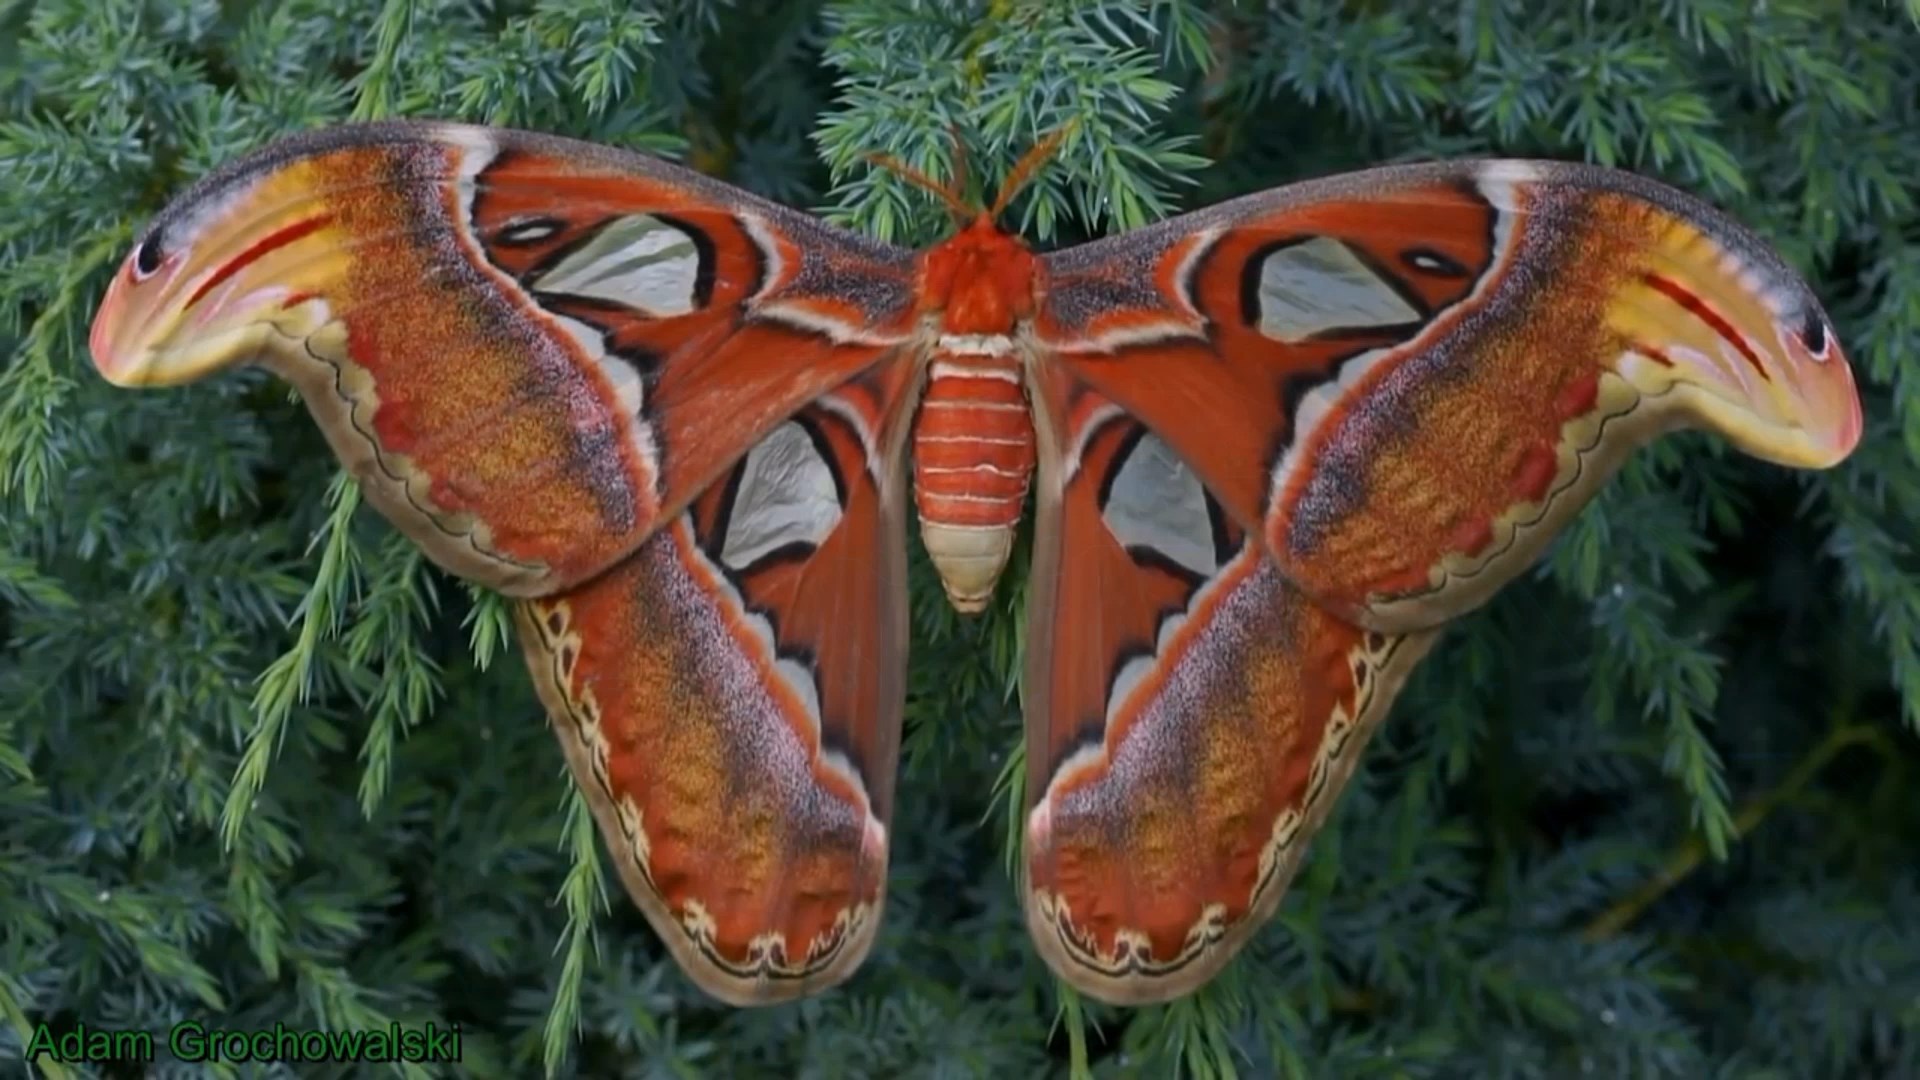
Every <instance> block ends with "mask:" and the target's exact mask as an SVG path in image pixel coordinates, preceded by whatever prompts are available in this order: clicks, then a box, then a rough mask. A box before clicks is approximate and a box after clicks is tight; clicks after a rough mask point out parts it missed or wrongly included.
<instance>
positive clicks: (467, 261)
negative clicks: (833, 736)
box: [92, 123, 913, 596]
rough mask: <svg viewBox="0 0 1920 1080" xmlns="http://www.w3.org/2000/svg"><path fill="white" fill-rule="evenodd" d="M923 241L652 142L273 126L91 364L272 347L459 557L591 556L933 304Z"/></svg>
mask: <svg viewBox="0 0 1920 1080" xmlns="http://www.w3.org/2000/svg"><path fill="white" fill-rule="evenodd" d="M912 266H913V263H912V256H911V254H910V253H907V252H904V251H900V250H897V249H894V248H890V247H886V246H884V245H881V244H877V243H874V242H872V241H868V240H865V239H862V238H860V237H858V236H856V235H854V234H852V233H848V232H844V231H841V230H838V229H834V228H831V227H829V226H827V225H825V224H823V223H821V222H818V221H815V220H814V219H812V218H809V217H807V216H805V215H802V214H797V213H794V212H792V211H789V210H786V209H784V208H782V207H779V206H777V205H774V204H772V203H768V202H765V201H763V200H760V199H757V198H754V197H753V196H751V195H748V194H747V193H745V192H743V191H740V190H738V189H735V188H732V187H729V186H727V185H725V184H721V183H718V182H716V181H712V180H709V179H706V178H704V177H701V176H699V175H698V174H695V173H692V172H689V171H687V170H684V169H680V168H677V167H674V166H671V165H668V164H665V163H663V162H660V161H657V160H655V159H652V158H649V157H644V156H641V155H638V154H633V153H628V152H625V151H619V150H614V149H611V148H607V147H602V146H595V145H591V144H588V143H582V142H576V141H572V140H568V139H560V138H554V137H550V136H544V135H535V134H530V133H524V132H515V131H505V130H499V129H491V128H481V127H469V126H463V125H456V124H439V123H433V124H429V123H380V124H366V125H353V126H346V127H340V128H335V129H331V130H326V131H321V132H317V133H313V134H309V135H303V136H299V137H296V138H292V139H288V140H285V141H283V142H279V143H275V144H273V145H271V146H268V147H266V148H265V149H263V150H260V151H258V152H256V153H254V154H252V155H250V156H247V157H244V158H242V159H240V160H238V161H236V162H234V163H232V164H229V165H227V166H225V167H223V168H221V169H219V170H217V171H216V172H214V173H213V174H212V175H210V176H208V177H207V178H206V179H205V180H203V181H202V182H201V183H199V184H198V185H196V186H195V187H193V188H192V189H191V190H189V191H188V192H186V193H185V194H183V195H182V196H180V197H179V198H178V199H176V200H175V201H174V202H173V204H172V205H170V206H169V207H168V208H167V209H166V210H165V211H164V212H163V213H162V214H161V215H160V216H159V218H158V219H156V220H155V222H154V223H153V224H152V225H151V226H150V227H149V228H148V230H147V232H146V233H145V235H144V236H143V237H142V238H141V240H140V243H139V244H138V245H136V247H135V250H134V252H133V253H132V254H131V255H129V256H128V258H127V261H126V263H125V265H124V266H122V268H121V270H120V272H119V273H118V274H117V275H116V276H115V278H114V280H113V283H112V285H111V286H110V287H109V289H108V292H107V296H106V298H105V300H104V301H103V302H102V304H101V308H100V312H99V314H98V316H97V318H96V321H95V324H94V330H93V342H92V344H93V354H94V358H95V363H96V365H97V366H98V367H99V369H100V371H101V372H102V374H103V375H105V376H106V377H107V378H108V379H110V380H112V381H114V382H116V383H120V384H124V385H133V384H170V383H178V382H184V381H188V380H191V379H194V378H198V377H200V376H202V375H205V374H208V373H209V372H211V371H213V370H215V369H218V368H221V367H225V366H228V365H231V364H235V363H243V362H252V361H259V362H262V363H265V364H266V365H267V366H269V367H271V368H272V369H274V370H275V371H277V372H278V373H280V374H281V375H283V376H284V377H286V378H287V379H289V380H290V381H292V382H293V383H294V384H295V385H296V386H297V387H298V388H299V389H300V392H301V394H302V396H303V397H304V398H305V400H306V402H307V405H308V407H309V408H310V409H311V411H312V412H313V415H314V417H315V418H316V419H317V420H318V421H319V423H320V426H321V428H322V430H324V431H325V433H326V436H327V438H328V440H329V442H330V443H331V444H332V446H333V448H334V449H335V451H336V452H338V453H339V455H340V457H341V459H342V460H343V461H344V462H345V463H346V464H347V465H348V466H349V467H350V468H351V469H352V471H353V472H354V474H355V475H356V476H358V477H359V479H360V480H361V482H362V485H363V489H364V491H365V492H366V495H367V497H368V500H369V501H370V502H372V503H373V504H374V505H375V506H376V507H378V508H379V509H380V510H381V511H382V512H383V513H385V514H386V516H387V517H388V518H389V519H391V520H392V521H393V523H394V524H395V525H396V526H397V527H398V528H399V529H400V530H401V531H402V532H404V533H406V534H407V535H408V536H409V537H411V538H412V539H413V540H414V541H416V542H417V543H419V544H420V546H421V547H422V548H423V549H424V550H425V551H426V552H427V554H428V555H429V556H430V557H431V558H433V560H434V561H435V562H437V563H438V564H440V565H441V566H443V567H445V568H446V569H447V570H449V571H451V572H453V573H455V574H459V575H461V576H463V577H466V578H469V579H471V580H474V581H477V582H480V583H482V584H485V585H488V586H491V587H493V588H496V589H498V590H500V591H502V592H505V593H508V594H511V595H516V596H537V595H543V594H546V593H549V592H552V591H555V590H558V589H564V588H567V587H568V586H570V585H573V584H576V583H579V582H581V581H584V580H586V579H588V578H590V577H591V576H593V575H594V574H596V573H599V572H600V571H602V570H604V569H606V568H607V567H609V566H611V565H613V564H614V563H615V562H617V561H618V560H619V559H620V558H622V557H623V556H624V555H626V554H627V553H629V552H631V551H633V550H634V549H635V548H636V547H637V546H638V545H639V544H640V543H641V541H642V540H644V539H645V538H646V537H648V536H649V535H651V534H652V533H653V532H654V531H655V530H656V529H658V528H659V527H660V526H661V525H663V524H665V523H666V522H668V521H671V520H673V519H674V518H676V517H677V516H678V515H679V514H680V512H681V511H682V510H684V509H685V507H686V506H687V504H688V502H689V501H691V500H692V499H693V497H694V496H695V495H696V494H697V493H699V492H700V491H702V490H705V489H706V488H707V487H709V486H710V485H711V484H712V483H713V482H714V480H715V479H716V478H717V477H719V476H720V474H721V473H722V472H723V471H725V470H726V469H727V468H728V467H729V466H731V465H732V464H734V463H735V462H736V461H737V460H738V459H739V457H740V455H741V454H743V453H744V452H745V451H746V449H747V448H748V447H750V446H753V445H755V444H756V443H758V442H759V441H760V440H761V438H762V437H764V436H765V435H766V434H767V433H768V432H769V431H771V430H772V429H773V428H774V426H775V425H776V424H778V423H780V422H781V421H783V420H784V419H786V418H787V417H789V416H791V415H793V414H794V413H795V412H797V411H798V410H799V409H800V407H801V406H802V405H804V404H806V403H807V402H809V401H811V400H813V399H814V398H816V397H818V396H819V395H820V394H821V393H822V392H824V391H826V390H828V389H830V388H832V387H834V386H836V385H839V384H840V383H841V382H843V381H844V380H846V379H847V378H849V377H850V376H852V375H854V374H856V373H858V372H860V371H862V370H865V369H866V368H867V367H869V366H870V365H872V364H873V363H874V362H875V361H876V360H878V358H880V357H881V356H883V355H886V354H887V353H888V351H889V350H890V349H892V348H893V347H894V346H895V345H896V344H897V343H899V342H900V341H901V340H902V339H903V338H904V337H905V336H906V334H907V333H908V332H909V330H910V318H911V308H912V297H913V281H912Z"/></svg>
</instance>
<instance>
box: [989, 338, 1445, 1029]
mask: <svg viewBox="0 0 1920 1080" xmlns="http://www.w3.org/2000/svg"><path fill="white" fill-rule="evenodd" d="M1035 387H1036V394H1035V412H1036V415H1037V416H1038V417H1039V419H1040V422H1039V424H1038V427H1039V431H1040V474H1039V484H1038V523H1037V531H1036V539H1035V544H1034V556H1033V570H1032V575H1031V579H1030V583H1029V585H1028V589H1029V594H1028V595H1029V600H1028V602H1029V605H1030V606H1029V613H1028V618H1029V624H1028V632H1027V639H1028V661H1027V670H1026V688H1025V689H1026V723H1027V766H1028V773H1027V807H1028V810H1027V818H1026V856H1025V857H1026V864H1025V865H1026V880H1025V889H1026V897H1025V902H1026V909H1027V919H1028V925H1029V927H1030V929H1031V930H1032V933H1033V936H1034V940H1035V942H1036V944H1037V945H1038V947H1039V949H1040V952H1041V954H1042V955H1043V956H1044V957H1045V958H1046V960H1047V962H1048V964H1049V965H1051V966H1052V968H1053V969H1054V971H1056V972H1057V973H1058V974H1059V975H1060V977H1061V978H1063V979H1065V980H1067V981H1068V982H1069V983H1072V984H1073V985H1074V986H1076V987H1078V988H1079V989H1080V990H1082V991H1084V992H1085V993H1087V994H1090V995H1092V996H1093V997H1096V998H1099V999H1101V1000H1104V1001H1109V1002H1114V1003H1123V1004H1138V1003H1143V1002H1151V1001H1162V1000H1166V999H1168V998H1172V997H1176V996H1179V995H1181V994H1184V993H1187V992H1189V991H1191V990H1193V989H1194V988H1195V987H1197V986H1199V985H1200V984H1201V983H1204V982H1206V981H1207V980H1208V979H1211V978H1212V977H1213V976H1214V975H1215V974H1216V973H1218V971H1219V970H1220V968H1221V967H1222V966H1223V965H1225V964H1226V963H1227V961H1228V960H1230V959H1231V958H1232V957H1233V956H1234V954H1235V953H1236V952H1238V951H1239V949H1240V948H1241V947H1242V946H1243V945H1244V944H1245V943H1246V941H1247V939H1248V938H1249V937H1250V936H1251V935H1252V934H1253V933H1254V931H1255V930H1257V929H1258V928H1259V926H1260V925H1261V924H1262V923H1263V922H1265V921H1266V919H1267V918H1268V917H1269V916H1270V915H1272V913H1273V910H1274V908H1275V906H1276V905H1277V904H1278V903H1279V900H1280V897H1281V895H1282V894H1283V893H1284V892H1285V891H1286V888H1287V884H1288V882H1289V881H1290V880H1291V879H1292V877H1293V874H1294V872H1295V871H1296V870H1297V869H1298V867H1299V865H1300V860H1301V857H1302V855H1303V853H1304V851H1305V849H1306V844H1307V842H1308V841H1309V840H1310V839H1311V838H1312V836H1313V834H1314V833H1315V832H1316V831H1317V830H1318V829H1319V827H1320V825H1321V823H1322V822H1323V821H1324V820H1325V819H1326V816H1327V814H1328V812H1329V811H1330V809H1331V808H1332V806H1333V805H1334V802H1335V800H1336V799H1337V798H1338V796H1339V794H1340V791H1341V789H1342V788H1343V787H1344V786H1345V785H1346V782H1347V779H1348V777H1349V776H1350V775H1351V774H1352V772H1353V769H1354V766H1355V764H1356V762H1357V761H1358V760H1359V756H1360V751H1361V749H1362V748H1363V747H1364V746H1365V744H1366V742H1367V739H1368V738H1369V737H1370V736H1371V735H1372V733H1373V730H1374V728H1375V727H1376V726H1377V725H1378V724H1379V722H1380V720H1381V719H1382V718H1383V717H1384V716H1385V715H1386V713H1387V710H1388V708H1389V706H1390V705H1391V703H1392V701H1393V697H1394V695H1395V694H1396V693H1397V692H1398V690H1399V687H1400V685H1401V682H1402V680H1403V679H1404V678H1405V676H1406V674H1407V672H1408V671H1409V670H1410V669H1411V668H1412V666H1413V665H1414V663H1415V662H1417V661H1418V659H1419V658H1420V657H1421V656H1422V655H1423V654H1424V653H1425V652H1426V650H1427V648H1428V647H1429V645H1430V644H1431V640H1432V637H1433V636H1434V635H1435V634H1436V633H1438V632H1437V631H1428V632H1423V633H1418V634H1413V635H1409V636H1394V635H1387V634H1380V633H1375V632H1370V631H1365V630H1362V629H1360V628H1358V627H1356V626H1354V625H1352V624H1351V623H1348V622H1345V621H1342V620H1341V619H1339V618H1337V617H1336V616H1334V615H1333V614H1331V613H1330V612H1328V611H1327V610H1326V609H1324V608H1322V607H1320V606H1318V605H1316V604H1315V603H1313V602H1312V601H1311V600H1310V599H1309V598H1308V597H1307V596H1306V595H1304V594H1303V593H1302V592H1300V591H1299V590H1298V589H1297V588H1296V587H1294V586H1293V585H1292V584H1290V583H1289V582H1288V581H1287V579H1286V578H1285V577H1284V576H1283V575H1282V574H1281V573H1280V572H1279V571H1278V569H1277V567H1276V566H1275V564H1274V563H1273V561H1272V560H1270V559H1268V558H1266V557H1265V556H1264V553H1263V551H1262V549H1261V547H1260V546H1259V544H1257V543H1255V542H1253V541H1251V540H1250V538H1249V535H1248V534H1247V533H1246V532H1245V531H1244V530H1242V529H1240V528H1239V527H1238V526H1237V525H1235V524H1234V523H1233V522H1232V520H1231V518H1230V516H1229V515H1228V514H1226V512H1225V511H1224V509H1223V508H1222V507H1221V505H1220V503H1219V501H1218V500H1217V499H1215V498H1214V497H1213V496H1212V495H1211V494H1210V493H1209V492H1207V491H1206V489H1205V488H1204V487H1203V486H1202V484H1201V482H1200V480H1199V477H1198V476H1197V474H1196V473H1195V471H1194V470H1193V469H1192V468H1190V467H1188V466H1187V465H1186V463H1185V462H1183V461H1182V460H1180V458H1179V457H1178V456H1177V455H1175V454H1174V453H1173V451H1172V450H1171V448H1170V447H1169V446H1168V445H1167V444H1166V443H1165V442H1164V441H1163V440H1161V439H1160V438H1159V437H1158V436H1156V435H1154V434H1153V433H1152V432H1151V431H1149V430H1148V429H1147V428H1146V427H1145V426H1144V425H1143V424H1141V423H1140V422H1139V421H1138V420H1135V419H1134V418H1132V417H1131V416H1129V415H1128V414H1127V413H1126V412H1125V411H1123V410H1121V409H1119V408H1117V407H1115V406H1114V405H1113V403H1111V402H1110V401H1107V400H1106V399H1104V398H1103V397H1101V395H1099V394H1098V393H1097V392H1096V391H1093V390H1091V389H1089V388H1087V387H1085V386H1084V385H1081V384H1077V383H1076V382H1075V381H1074V380H1073V379H1072V377H1071V376H1069V375H1066V374H1065V373H1064V372H1063V371H1060V370H1058V369H1052V370H1043V372H1042V374H1041V375H1040V376H1039V378H1038V379H1037V380H1036V383H1035Z"/></svg>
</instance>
